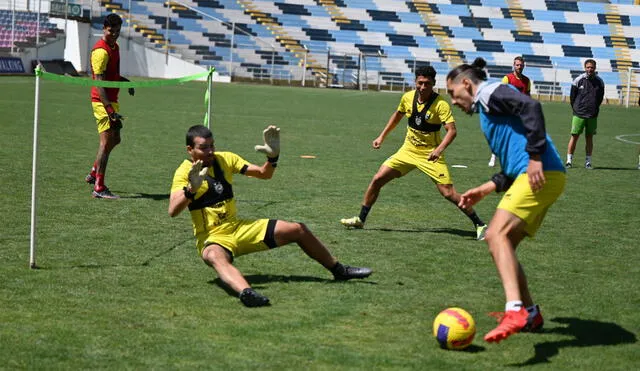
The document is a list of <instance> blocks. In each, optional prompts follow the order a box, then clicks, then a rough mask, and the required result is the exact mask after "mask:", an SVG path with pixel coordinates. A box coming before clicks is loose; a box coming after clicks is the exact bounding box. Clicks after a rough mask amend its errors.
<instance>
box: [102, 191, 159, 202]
mask: <svg viewBox="0 0 640 371" xmlns="http://www.w3.org/2000/svg"><path fill="white" fill-rule="evenodd" d="M114 192H115V194H119V192H117V191H114ZM120 198H123V199H136V198H143V199H149V200H154V201H163V200H168V199H169V194H168V193H167V194H151V193H124V194H120Z"/></svg>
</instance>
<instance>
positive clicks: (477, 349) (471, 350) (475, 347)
mask: <svg viewBox="0 0 640 371" xmlns="http://www.w3.org/2000/svg"><path fill="white" fill-rule="evenodd" d="M485 350H487V348H485V347H483V346H481V345H474V344H471V345H469V346H468V347H466V348H464V349H463V350H462V352H464V353H480V352H484V351H485Z"/></svg>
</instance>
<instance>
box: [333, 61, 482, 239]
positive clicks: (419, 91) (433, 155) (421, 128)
mask: <svg viewBox="0 0 640 371" xmlns="http://www.w3.org/2000/svg"><path fill="white" fill-rule="evenodd" d="M415 74H416V89H415V90H413V91H410V92H408V93H405V94H404V95H403V96H402V99H401V100H400V104H399V105H398V109H397V110H396V111H395V112H394V113H393V114H392V115H391V117H390V118H389V121H388V122H387V125H386V126H385V127H384V129H383V130H382V132H381V133H380V135H379V136H378V137H377V138H376V139H374V140H373V143H372V145H373V148H375V149H379V148H380V147H381V146H382V143H383V142H384V140H385V138H386V137H387V135H389V133H390V132H391V131H392V130H393V129H395V127H396V126H397V125H398V123H399V122H400V120H402V117H404V116H407V117H408V119H409V125H408V127H407V135H406V137H405V140H404V144H403V145H402V147H401V148H400V149H399V150H398V152H396V153H395V154H394V155H392V156H391V157H389V158H388V159H387V160H386V161H385V162H384V163H383V164H382V165H381V166H380V169H378V172H377V173H376V175H374V176H373V179H372V180H371V183H369V187H368V188H367V191H366V192H365V194H364V200H363V201H362V207H361V209H360V215H359V216H354V217H352V218H346V219H341V220H340V223H342V225H344V226H345V227H347V228H363V227H364V223H365V221H366V219H367V216H368V214H369V211H370V210H371V207H372V206H373V204H374V203H375V202H376V200H377V199H378V195H379V194H380V190H381V189H382V187H384V185H385V184H387V183H389V182H390V181H391V180H393V179H395V178H400V177H401V176H403V175H405V174H407V173H408V172H410V171H411V170H413V169H415V168H418V169H419V170H420V171H422V172H423V173H425V174H426V175H427V176H429V177H430V178H431V180H432V181H433V182H434V183H435V185H436V187H437V188H438V191H439V192H440V194H441V195H442V196H443V197H444V198H446V199H447V200H449V201H450V202H452V203H453V204H454V205H458V203H459V201H460V194H459V193H458V192H457V191H456V189H455V187H454V186H453V182H452V180H451V176H450V175H449V168H448V167H447V163H446V162H445V158H444V150H445V149H446V148H447V147H448V146H449V145H450V144H451V142H453V139H454V138H455V137H456V124H455V120H454V119H453V115H452V114H451V107H450V106H449V103H447V101H446V100H444V99H443V98H442V97H441V96H440V95H438V93H436V92H435V91H433V87H434V85H435V83H436V71H435V69H434V68H433V67H431V66H428V67H420V68H418V69H416V71H415ZM442 126H444V127H445V129H446V130H447V133H446V135H445V136H444V138H441V137H440V129H441V127H442ZM461 210H462V211H463V212H464V213H465V215H467V216H468V217H469V219H471V221H472V222H473V224H474V226H475V228H476V238H477V239H478V240H483V239H484V234H485V231H486V229H487V225H486V224H485V223H484V222H483V221H482V220H481V219H480V218H479V217H478V215H477V214H476V213H475V211H473V209H472V208H470V207H469V208H466V209H462V208H461Z"/></svg>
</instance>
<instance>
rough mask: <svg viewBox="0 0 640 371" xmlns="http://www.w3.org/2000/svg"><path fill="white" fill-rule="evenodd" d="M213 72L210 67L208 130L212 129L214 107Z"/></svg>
mask: <svg viewBox="0 0 640 371" xmlns="http://www.w3.org/2000/svg"><path fill="white" fill-rule="evenodd" d="M212 88H213V72H211V67H209V78H207V91H208V92H209V94H208V95H209V99H208V101H207V128H209V129H211V107H212V106H213V89H212Z"/></svg>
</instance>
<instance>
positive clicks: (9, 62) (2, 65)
mask: <svg viewBox="0 0 640 371" xmlns="http://www.w3.org/2000/svg"><path fill="white" fill-rule="evenodd" d="M0 73H25V71H24V66H23V65H22V59H20V58H13V57H0Z"/></svg>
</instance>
